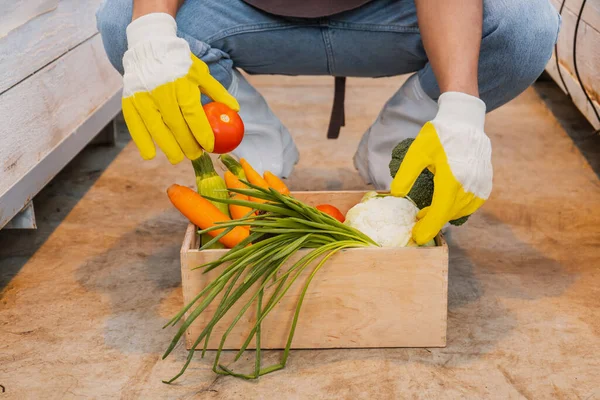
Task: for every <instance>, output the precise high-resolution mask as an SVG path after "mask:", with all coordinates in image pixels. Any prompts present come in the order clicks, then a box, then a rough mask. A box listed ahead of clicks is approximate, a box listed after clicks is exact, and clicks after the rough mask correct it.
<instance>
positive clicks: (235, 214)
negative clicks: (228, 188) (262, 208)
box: [229, 194, 252, 228]
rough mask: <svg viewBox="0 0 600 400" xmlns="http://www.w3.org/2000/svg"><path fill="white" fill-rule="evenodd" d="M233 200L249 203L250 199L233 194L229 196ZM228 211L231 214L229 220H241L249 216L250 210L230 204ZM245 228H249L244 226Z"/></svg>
mask: <svg viewBox="0 0 600 400" xmlns="http://www.w3.org/2000/svg"><path fill="white" fill-rule="evenodd" d="M231 198H232V199H233V200H237V201H240V200H241V201H250V198H249V197H248V196H246V195H243V194H234V195H233V196H231ZM229 211H230V213H231V218H233V219H242V218H246V217H248V216H250V215H251V212H252V208H250V207H246V206H240V205H238V204H230V205H229ZM246 228H249V227H248V226H246Z"/></svg>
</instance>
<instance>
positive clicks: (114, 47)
mask: <svg viewBox="0 0 600 400" xmlns="http://www.w3.org/2000/svg"><path fill="white" fill-rule="evenodd" d="M132 13H133V0H103V1H102V3H101V4H100V8H98V11H97V12H96V25H97V27H98V31H99V32H100V36H101V37H102V43H103V44H104V50H105V51H106V55H107V56H108V59H109V61H110V62H111V64H112V65H113V66H114V67H115V69H116V70H117V71H119V73H121V75H123V55H124V54H125V51H127V35H126V29H127V25H129V23H130V22H131V15H132Z"/></svg>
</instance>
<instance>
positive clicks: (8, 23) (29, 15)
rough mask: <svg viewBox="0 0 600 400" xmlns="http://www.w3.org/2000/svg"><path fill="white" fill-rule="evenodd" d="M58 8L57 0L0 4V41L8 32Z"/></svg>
mask: <svg viewBox="0 0 600 400" xmlns="http://www.w3.org/2000/svg"><path fill="white" fill-rule="evenodd" d="M56 7H58V0H28V1H26V2H25V1H12V2H9V1H5V2H4V3H3V4H0V39H2V38H3V37H4V36H6V35H7V34H8V33H9V32H10V31H12V30H13V29H15V28H18V27H19V26H21V25H24V24H26V23H27V22H29V21H31V20H33V19H35V17H37V16H40V15H42V14H45V13H47V12H50V11H52V10H54V9H55V8H56Z"/></svg>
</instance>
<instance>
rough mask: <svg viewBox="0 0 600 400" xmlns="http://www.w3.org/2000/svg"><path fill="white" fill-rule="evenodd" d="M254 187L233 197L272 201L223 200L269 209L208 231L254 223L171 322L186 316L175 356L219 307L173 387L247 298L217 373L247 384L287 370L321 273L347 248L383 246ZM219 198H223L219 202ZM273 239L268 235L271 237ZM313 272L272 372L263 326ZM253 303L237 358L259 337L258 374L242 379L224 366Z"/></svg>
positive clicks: (215, 264)
mask: <svg viewBox="0 0 600 400" xmlns="http://www.w3.org/2000/svg"><path fill="white" fill-rule="evenodd" d="M242 165H243V164H242ZM249 186H250V187H251V188H250V189H232V190H231V192H233V193H236V194H241V195H244V196H248V197H253V198H260V199H262V200H263V201H264V203H252V202H249V201H242V200H236V199H220V200H218V201H221V202H224V203H226V204H236V205H241V206H246V207H254V208H256V209H258V210H260V211H261V212H260V213H259V215H256V216H252V217H249V218H246V219H244V220H243V221H227V222H225V223H222V224H218V225H213V226H212V227H209V228H207V229H204V230H203V231H202V232H201V233H207V232H215V231H218V230H222V229H232V228H233V229H235V228H239V225H240V224H247V225H249V226H250V235H249V236H248V237H246V238H245V239H244V240H242V241H240V242H238V244H237V246H235V247H234V248H232V249H231V250H229V251H228V252H227V253H226V254H224V255H223V256H222V257H221V258H220V259H218V260H216V261H212V262H209V263H207V264H204V265H201V266H199V267H198V268H202V269H204V271H209V270H213V269H215V268H221V273H220V275H219V276H218V277H217V278H216V279H214V280H212V281H211V282H209V283H208V284H207V286H206V287H205V288H204V289H203V290H202V291H201V292H200V293H199V294H198V295H197V296H196V298H195V299H193V300H192V301H191V302H190V303H188V304H187V305H186V306H185V307H184V308H183V309H182V310H181V311H180V312H179V313H178V314H177V315H175V317H174V318H173V319H171V321H169V322H168V323H167V325H166V326H175V325H176V324H177V323H178V322H179V321H182V319H183V318H184V316H185V319H184V320H183V321H182V324H181V326H180V327H179V329H178V331H177V333H176V334H175V337H174V338H173V340H172V342H171V344H170V345H169V347H168V349H167V350H166V352H165V354H164V356H163V358H165V357H167V356H168V355H169V354H170V353H171V352H172V351H173V349H174V348H175V346H176V345H177V343H178V342H179V340H180V339H181V338H182V337H183V335H184V333H185V332H186V330H187V328H188V327H189V326H190V325H191V324H192V323H193V322H194V320H195V319H196V318H197V317H198V315H200V313H202V312H206V310H207V308H208V307H209V305H211V304H213V303H214V304H215V307H213V308H214V309H215V311H214V314H212V315H213V316H212V319H211V320H210V322H209V323H208V324H207V325H206V326H205V327H204V329H203V331H202V332H201V333H200V335H199V336H198V337H197V338H195V340H194V343H192V345H191V350H190V351H189V352H188V357H187V360H186V362H185V364H184V365H183V367H182V369H181V371H180V372H179V373H178V374H177V375H176V376H175V377H173V378H172V379H171V380H169V381H168V383H171V382H173V381H174V380H175V379H177V378H178V377H180V376H181V375H182V374H183V373H184V371H185V370H186V368H187V367H188V365H189V364H190V362H191V360H192V358H193V356H194V354H195V353H196V351H195V349H196V347H197V346H199V345H200V343H204V349H203V352H202V354H203V355H204V353H205V350H206V347H207V345H208V339H209V337H210V335H211V333H212V331H213V328H214V326H215V325H216V324H218V323H219V321H221V319H222V318H223V316H224V315H226V313H227V312H228V311H229V310H230V309H231V307H232V306H233V305H234V304H236V302H238V301H243V302H244V305H243V307H242V308H241V310H240V311H239V312H238V313H237V315H236V316H235V318H234V320H233V322H232V323H231V325H230V326H229V328H228V329H227V330H226V331H225V333H224V334H223V336H222V337H221V341H220V345H219V348H218V350H217V352H216V355H215V360H214V364H213V371H215V372H216V373H219V374H226V375H233V376H236V377H240V378H245V379H255V378H258V377H259V376H261V375H265V374H268V373H270V372H273V371H277V370H280V369H282V368H284V367H285V365H286V362H287V358H288V356H289V351H290V347H291V345H292V341H293V338H294V332H295V329H296V324H297V323H298V317H299V314H300V309H301V307H302V302H303V300H304V296H305V295H306V292H307V289H308V286H309V285H310V283H311V281H312V279H313V278H314V276H315V275H316V274H317V272H318V271H319V270H320V269H321V268H322V267H323V265H324V264H325V263H326V262H327V260H328V259H329V258H330V257H331V256H333V255H334V254H335V253H336V252H338V251H340V250H342V249H345V248H351V247H368V246H377V243H375V242H374V241H373V240H372V239H370V238H369V237H368V236H367V235H365V234H364V233H362V232H360V231H358V230H356V229H354V228H352V227H350V226H347V225H344V224H342V223H340V222H338V221H337V220H335V219H334V218H332V217H330V216H328V215H325V214H323V213H320V212H318V211H317V210H316V209H315V208H313V207H309V206H307V205H306V204H304V203H302V202H300V201H298V200H297V199H294V198H292V197H289V196H285V195H282V194H280V193H278V192H277V191H276V190H273V189H265V188H263V187H260V186H257V185H253V184H250V185H249ZM196 196H198V195H196ZM212 200H215V201H217V199H212ZM209 204H210V203H209ZM265 237H268V238H266V239H265ZM250 243H253V244H252V246H248V244H250ZM301 248H309V249H312V250H310V251H309V252H308V253H307V254H306V255H304V256H303V257H302V258H300V259H298V260H296V261H295V262H294V263H293V264H292V265H291V266H290V265H289V264H287V261H288V260H290V258H291V257H293V256H294V255H295V254H296V252H297V251H298V250H299V249H301ZM284 264H285V265H286V268H285V269H283V265H284ZM315 264H316V265H315ZM288 266H289V268H288ZM311 266H312V267H311ZM306 268H312V272H311V274H310V276H309V278H308V279H307V280H306V282H302V283H301V284H302V290H301V292H300V296H299V298H298V302H297V304H296V310H295V313H294V317H293V320H292V323H291V326H290V331H289V334H288V340H287V344H286V346H285V350H284V352H283V358H282V360H281V362H279V363H277V364H275V365H270V366H266V367H265V366H263V365H262V358H261V349H260V337H261V323H262V321H263V320H264V319H265V318H267V317H268V316H269V314H270V312H271V311H272V310H273V308H275V307H277V305H278V304H279V302H280V300H281V299H282V298H283V296H285V295H286V293H287V292H288V290H289V289H290V287H291V286H292V285H293V284H294V283H295V282H296V281H297V280H298V277H299V276H300V275H301V274H302V272H303V271H304V270H305V269H306ZM267 288H272V289H271V290H270V291H269V292H268V293H269V294H268V295H267V293H266V289H267ZM218 296H221V298H220V300H215V299H216V298H217V297H218ZM241 298H244V300H240V299H241ZM253 306H254V307H256V308H255V310H256V314H255V318H256V323H255V324H254V326H253V327H252V329H251V330H250V332H248V336H247V338H246V340H245V342H244V343H243V345H242V346H241V349H240V350H239V352H238V353H237V355H236V360H237V359H239V358H240V357H241V356H242V354H243V353H244V351H245V350H246V348H247V347H248V346H249V345H250V342H251V341H252V340H253V339H255V344H256V346H255V347H256V350H255V362H254V370H253V371H252V373H250V374H242V373H239V372H234V371H233V370H232V369H231V368H230V367H228V366H224V365H222V364H220V362H219V361H220V357H221V353H222V350H223V347H224V345H225V343H226V341H227V337H228V335H229V332H231V330H232V329H233V328H234V327H235V325H236V324H237V322H238V321H239V320H240V319H244V320H246V319H247V318H248V317H245V316H244V315H245V313H246V312H247V311H248V309H250V308H251V307H253ZM186 314H187V315H186Z"/></svg>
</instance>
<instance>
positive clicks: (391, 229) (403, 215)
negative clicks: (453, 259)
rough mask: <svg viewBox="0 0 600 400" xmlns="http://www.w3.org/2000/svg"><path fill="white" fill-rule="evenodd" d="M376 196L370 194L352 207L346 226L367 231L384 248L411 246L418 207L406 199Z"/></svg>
mask: <svg viewBox="0 0 600 400" xmlns="http://www.w3.org/2000/svg"><path fill="white" fill-rule="evenodd" d="M376 195H377V194H376V193H375V192H369V193H367V194H366V195H365V196H364V197H363V199H362V201H361V202H360V203H358V204H357V205H355V206H354V207H352V208H351V209H350V210H349V211H348V213H347V214H346V222H345V224H346V225H349V226H351V227H353V228H355V229H358V230H359V231H361V232H363V233H364V234H365V235H367V236H369V237H370V238H371V239H373V240H374V241H375V242H377V243H378V244H379V245H381V246H382V247H405V246H407V245H410V243H409V242H412V240H411V233H412V229H413V226H414V225H415V223H416V222H417V213H418V212H419V209H418V208H417V206H416V205H415V204H414V203H413V202H412V201H410V200H408V199H406V198H402V197H393V196H384V197H376ZM413 245H414V244H413ZM428 245H429V243H428Z"/></svg>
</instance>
